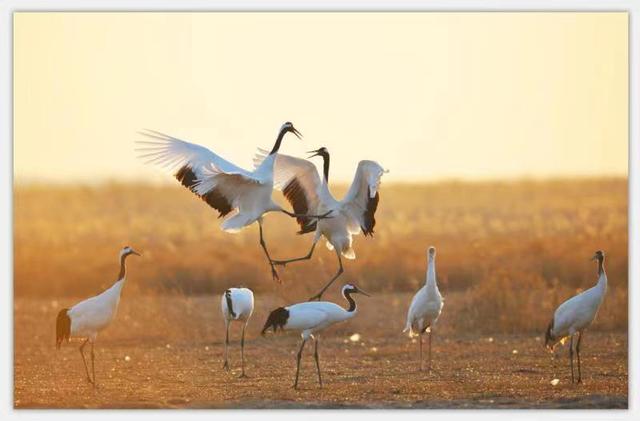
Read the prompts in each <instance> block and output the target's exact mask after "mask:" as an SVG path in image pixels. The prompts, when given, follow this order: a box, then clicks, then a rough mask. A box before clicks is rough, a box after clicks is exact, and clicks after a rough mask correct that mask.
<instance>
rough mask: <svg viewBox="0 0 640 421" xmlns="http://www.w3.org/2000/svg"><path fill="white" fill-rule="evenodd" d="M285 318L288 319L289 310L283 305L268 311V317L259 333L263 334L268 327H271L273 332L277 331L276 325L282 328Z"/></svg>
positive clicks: (285, 321)
mask: <svg viewBox="0 0 640 421" xmlns="http://www.w3.org/2000/svg"><path fill="white" fill-rule="evenodd" d="M287 320H289V310H287V309H286V308H284V307H278V308H276V309H275V310H273V311H272V312H271V313H269V317H267V321H266V322H265V324H264V327H263V328H262V331H261V332H260V335H262V336H264V334H265V333H266V332H267V330H268V329H269V328H270V327H273V333H276V332H277V331H278V327H279V328H280V330H282V329H283V327H284V325H286V324H287Z"/></svg>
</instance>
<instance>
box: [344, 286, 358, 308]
mask: <svg viewBox="0 0 640 421" xmlns="http://www.w3.org/2000/svg"><path fill="white" fill-rule="evenodd" d="M352 293H353V290H350V289H348V290H346V291H345V292H344V298H346V299H347V301H349V308H348V309H347V311H348V312H349V313H352V312H354V311H355V310H356V302H355V300H354V299H353V298H351V294H352Z"/></svg>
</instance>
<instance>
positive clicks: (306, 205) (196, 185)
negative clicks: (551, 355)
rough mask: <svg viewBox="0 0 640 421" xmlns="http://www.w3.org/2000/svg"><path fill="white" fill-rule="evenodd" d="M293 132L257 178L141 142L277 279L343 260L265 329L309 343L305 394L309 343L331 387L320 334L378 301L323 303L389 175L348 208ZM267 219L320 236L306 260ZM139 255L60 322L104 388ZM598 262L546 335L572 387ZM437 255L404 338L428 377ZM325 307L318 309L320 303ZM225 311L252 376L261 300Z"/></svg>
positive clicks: (241, 291) (230, 300) (598, 289)
mask: <svg viewBox="0 0 640 421" xmlns="http://www.w3.org/2000/svg"><path fill="white" fill-rule="evenodd" d="M287 133H293V134H294V135H296V136H297V137H298V138H301V134H300V132H298V130H297V129H295V128H294V126H293V124H292V123H290V122H286V123H284V124H283V125H282V126H281V128H280V130H279V132H278V136H277V138H276V141H275V143H274V145H273V147H272V149H271V150H270V151H267V150H264V149H259V150H258V153H257V154H256V156H255V158H254V169H253V170H252V171H248V170H245V169H243V168H240V167H238V166H236V165H234V164H232V163H231V162H229V161H227V160H225V159H224V158H222V157H220V156H219V155H217V154H215V153H214V152H212V151H210V150H209V149H207V148H205V147H203V146H200V145H197V144H193V143H190V142H186V141H184V140H180V139H178V138H175V137H172V136H169V135H165V134H162V133H160V132H157V131H151V130H148V131H145V132H142V134H143V135H145V136H146V137H148V138H150V139H151V140H146V141H138V144H139V145H140V148H139V149H138V151H139V152H140V157H141V158H143V159H146V160H147V162H148V163H153V164H157V165H159V166H161V167H165V168H169V169H171V170H173V175H174V177H175V178H176V179H177V180H178V181H179V182H180V183H181V184H182V185H183V186H184V187H186V188H188V189H189V190H190V191H192V192H193V193H194V194H195V195H196V196H197V197H199V198H200V199H202V200H203V201H204V202H206V203H207V204H208V205H209V206H211V207H212V208H214V209H215V210H217V211H218V212H219V217H221V218H225V219H224V221H223V223H222V224H221V228H222V229H223V230H224V231H226V232H231V233H233V232H238V231H239V230H241V229H242V228H244V227H246V226H248V225H251V224H253V223H254V222H258V225H259V232H260V246H261V248H262V249H263V251H264V254H265V256H266V258H267V260H268V262H269V265H270V268H271V276H272V277H273V279H274V280H278V281H280V276H279V274H278V272H277V270H276V266H283V267H284V266H285V265H287V264H290V263H293V262H300V261H304V260H310V259H311V257H312V255H313V252H314V249H315V246H316V244H317V242H318V241H319V240H320V239H321V237H324V238H325V239H326V245H327V247H328V248H329V250H333V251H335V253H336V256H337V259H338V271H337V273H336V274H335V275H334V276H333V277H332V278H331V279H330V280H329V281H328V282H327V283H326V284H325V285H324V286H323V287H322V289H320V291H319V292H318V293H317V294H315V295H314V296H313V297H311V298H310V299H309V300H308V301H307V302H301V303H297V304H292V305H287V306H281V307H278V308H276V309H274V310H273V311H271V312H270V313H269V314H268V316H267V318H266V322H265V324H264V326H263V328H262V331H261V334H262V335H263V336H264V335H265V334H266V333H267V331H268V330H269V329H272V330H273V332H274V333H276V332H277V331H278V329H280V330H282V331H297V332H299V333H300V335H301V338H302V341H301V343H300V347H299V348H298V352H297V354H296V371H295V380H294V382H293V387H294V388H296V389H297V387H298V380H299V374H300V362H301V359H302V352H303V349H304V347H305V344H306V343H307V341H308V340H309V339H312V340H313V342H314V359H315V364H316V369H317V375H318V383H319V385H320V387H322V385H323V382H322V374H321V370H320V359H319V353H318V345H319V339H320V338H319V334H320V332H321V331H323V330H324V329H326V328H327V327H329V326H331V325H334V324H336V323H340V322H344V321H347V320H349V319H351V318H353V317H355V316H356V315H357V310H358V307H357V305H356V301H355V299H354V298H353V295H354V294H363V295H365V296H369V294H367V293H366V292H364V291H363V290H362V289H360V288H359V287H358V286H356V285H354V284H353V283H346V284H345V285H344V286H343V287H342V289H341V293H342V296H343V297H344V299H345V300H346V301H347V303H348V307H347V308H343V307H341V306H339V305H338V304H335V303H332V302H329V301H320V299H321V297H322V295H323V294H324V293H325V291H327V289H328V288H329V287H331V285H332V284H333V283H334V282H335V281H336V280H337V279H338V278H339V277H340V276H341V275H342V274H343V272H344V267H343V264H342V257H345V258H347V259H355V251H354V249H353V235H356V234H359V233H363V234H364V235H365V236H373V233H374V227H375V225H376V219H375V213H376V210H377V208H378V204H379V200H380V193H379V188H380V181H381V178H382V175H383V174H384V173H385V172H386V170H385V169H383V167H382V166H381V165H380V164H378V163H377V162H375V161H370V160H362V161H360V162H359V163H358V165H357V168H356V173H355V176H354V179H353V181H352V183H351V186H350V188H349V190H348V191H347V193H346V195H345V196H344V198H343V199H342V200H339V201H338V200H336V199H335V198H334V197H333V196H332V194H331V192H330V191H329V169H330V155H329V151H328V150H327V148H325V147H322V148H319V149H317V150H313V151H310V152H309V153H311V154H312V155H311V156H309V157H308V158H309V159H310V158H312V157H314V156H320V157H321V158H322V159H323V172H322V177H321V176H320V174H319V173H318V171H317V170H316V167H315V165H314V164H313V163H312V162H310V161H309V160H307V159H302V158H297V157H293V156H289V155H285V154H282V153H280V152H279V150H280V147H281V144H282V141H283V139H284V137H285V135H286V134H287ZM274 189H275V190H280V191H281V192H282V193H283V195H284V197H285V199H286V200H287V201H288V202H289V203H290V204H291V206H292V208H293V211H289V210H286V209H284V208H283V207H281V206H280V205H278V204H276V203H275V202H274V201H273V198H272V193H273V190H274ZM268 212H282V213H285V214H286V215H288V216H290V217H292V218H296V222H297V223H298V225H299V228H300V230H299V231H298V234H307V233H311V232H313V233H314V238H313V240H312V243H311V248H310V250H309V252H308V253H307V254H305V255H304V256H301V257H295V258H291V259H272V257H271V255H270V253H269V251H268V249H267V246H266V242H265V241H264V236H263V229H262V225H263V218H264V215H265V214H266V213H268ZM130 255H137V256H141V254H140V253H138V252H137V251H135V250H134V249H132V248H131V247H129V246H125V247H123V248H122V249H121V250H120V253H119V264H120V271H119V273H118V276H117V278H116V281H115V283H114V284H113V285H112V286H111V287H110V288H108V289H107V290H105V291H104V292H102V293H100V294H98V295H96V296H94V297H91V298H89V299H86V300H84V301H81V302H79V303H77V304H75V305H74V306H72V307H70V308H65V309H62V310H61V311H60V312H59V313H58V315H57V319H56V347H57V348H58V349H60V347H61V345H62V344H63V343H64V342H69V341H70V340H71V339H80V340H81V341H82V342H81V345H80V347H79V352H80V355H81V357H82V361H83V365H84V369H85V374H86V376H87V381H88V382H89V383H91V384H92V385H93V387H96V375H95V355H94V343H95V341H96V338H97V336H98V333H99V332H101V331H102V330H103V329H104V328H106V327H107V326H108V325H109V324H110V323H111V322H112V321H113V319H114V317H115V316H116V313H117V309H118V304H119V301H120V295H121V292H122V288H123V286H124V283H125V280H126V259H127V257H128V256H130ZM592 260H596V261H597V262H598V280H597V283H596V285H595V286H594V287H592V288H590V289H588V290H586V291H584V292H582V293H580V294H578V295H576V296H574V297H572V298H570V299H568V300H567V301H565V302H564V303H562V304H561V305H560V306H559V307H558V308H557V310H556V311H555V312H554V314H553V317H552V319H551V321H550V322H549V325H548V328H547V330H546V333H545V347H547V348H548V349H549V350H551V351H553V349H554V347H555V346H556V345H557V344H558V343H561V344H564V343H565V342H566V341H567V340H569V341H570V345H569V359H570V368H571V382H572V383H574V381H575V376H574V365H573V361H574V358H573V356H574V345H573V343H574V337H575V336H577V343H576V346H575V353H576V354H577V364H578V378H577V383H581V382H582V372H581V360H580V344H581V341H582V336H583V334H584V331H585V329H586V328H588V327H589V326H590V325H591V324H592V323H593V321H594V319H595V317H596V315H597V312H598V309H599V308H600V306H601V304H602V302H603V300H604V296H605V294H606V291H607V275H606V273H605V269H604V260H605V254H604V252H603V251H601V250H598V251H597V252H596V253H595V255H594V256H593V258H592ZM435 261H436V249H435V247H433V246H431V247H429V248H428V250H427V270H426V280H425V284H424V286H423V287H422V288H420V289H419V290H418V291H417V292H416V294H415V295H414V297H413V299H412V300H411V303H410V305H409V308H408V311H407V318H406V323H405V328H404V331H403V332H405V333H406V332H408V334H409V336H410V337H415V336H418V337H419V358H420V371H422V370H423V358H422V346H423V338H422V337H423V335H424V334H425V333H427V334H428V347H429V348H428V368H429V370H431V368H432V366H431V342H432V335H433V331H434V327H435V325H436V323H437V321H438V319H439V318H440V316H441V313H442V308H443V305H444V301H443V297H442V295H441V293H440V290H439V288H438V283H437V278H436V263H435ZM316 300H317V301H316ZM220 310H221V313H222V318H223V321H224V324H225V331H226V334H225V341H224V363H223V369H224V370H227V371H229V370H230V368H229V367H230V366H229V360H228V348H229V330H230V326H231V324H232V323H233V322H238V324H241V325H242V333H241V340H240V349H241V374H240V377H246V374H245V356H244V348H245V330H246V328H247V325H248V323H249V320H250V318H251V316H252V314H253V312H254V293H253V291H252V290H251V289H249V288H228V289H226V290H225V291H224V292H223V293H222V295H221V300H220ZM87 343H89V344H90V345H91V372H92V374H91V375H90V374H89V369H88V366H87V363H86V359H85V355H84V347H85V345H86V344H87Z"/></svg>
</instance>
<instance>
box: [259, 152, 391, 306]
mask: <svg viewBox="0 0 640 421" xmlns="http://www.w3.org/2000/svg"><path fill="white" fill-rule="evenodd" d="M310 153H313V154H314V155H312V156H310V157H309V158H311V157H313V156H321V157H322V158H323V160H324V178H323V179H322V180H321V179H320V176H319V175H318V171H317V170H316V167H315V165H313V164H312V163H311V162H309V161H307V160H305V159H300V158H295V157H292V156H288V155H283V154H276V157H275V162H274V170H273V171H274V176H273V178H274V186H275V188H276V189H279V190H282V192H283V193H284V195H285V197H286V199H287V200H288V201H289V202H290V203H291V205H292V206H293V209H294V211H295V212H296V213H298V214H315V213H322V214H325V215H326V214H327V213H330V214H331V217H330V218H325V219H320V220H318V219H315V220H314V219H311V218H309V217H308V216H303V217H297V221H298V224H299V225H300V231H299V232H298V233H299V234H306V233H309V232H315V236H314V238H313V243H312V244H311V249H310V250H309V252H308V253H307V254H306V255H305V256H303V257H297V258H293V259H287V260H274V261H273V263H275V264H276V265H282V266H284V265H286V264H288V263H292V262H297V261H301V260H308V259H311V256H312V255H313V251H314V249H315V246H316V243H317V242H318V240H320V237H322V236H324V237H325V238H326V239H327V247H328V248H329V250H335V253H336V256H337V258H338V272H337V273H336V274H335V275H334V276H333V277H332V278H331V280H329V282H328V283H327V284H326V285H325V286H324V287H323V288H322V289H321V290H320V292H318V293H317V294H316V295H314V296H313V297H311V298H310V301H311V300H319V299H320V298H321V297H322V294H324V292H325V291H326V290H327V288H329V286H331V284H332V283H333V282H334V281H335V280H336V279H338V277H340V275H342V273H343V272H344V268H343V267H342V256H344V257H345V258H347V259H355V258H356V253H355V252H354V250H353V247H352V243H353V235H355V234H359V233H360V232H362V233H364V235H365V236H367V235H371V236H373V228H374V227H375V224H376V220H375V212H376V209H377V208H378V201H379V200H380V194H379V192H378V188H379V186H380V178H381V177H382V174H384V173H385V170H384V169H383V168H382V167H381V166H380V164H378V163H377V162H375V161H367V160H364V161H360V162H359V163H358V168H357V169H356V174H355V177H354V179H353V181H352V183H351V187H350V188H349V190H348V192H347V194H346V195H345V197H344V198H343V199H342V200H340V201H338V200H336V199H334V198H333V196H332V195H331V192H330V191H329V159H330V157H329V151H328V150H327V148H324V147H323V148H320V149H318V150H315V151H311V152H310ZM269 156H270V155H266V151H264V150H261V151H259V154H258V156H256V159H255V163H256V165H263V163H264V160H265V159H267V158H268V157H269Z"/></svg>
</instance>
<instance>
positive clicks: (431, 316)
mask: <svg viewBox="0 0 640 421" xmlns="http://www.w3.org/2000/svg"><path fill="white" fill-rule="evenodd" d="M427 262H428V263H427V280H426V282H425V285H424V286H423V287H422V288H420V290H418V292H417V293H416V295H414V297H413V299H412V300H411V305H410V306H409V311H408V312H407V324H406V327H405V328H404V330H403V332H409V335H410V336H419V337H420V371H422V369H423V362H422V335H423V334H424V333H425V332H427V333H429V370H431V335H432V334H433V327H434V326H435V324H436V322H437V321H438V318H439V317H440V312H441V311H442V306H443V305H444V302H443V299H442V295H441V294H440V290H439V289H438V283H437V282H436V248H435V247H433V246H432V247H429V250H428V252H427Z"/></svg>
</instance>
